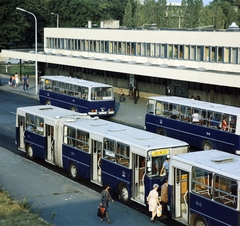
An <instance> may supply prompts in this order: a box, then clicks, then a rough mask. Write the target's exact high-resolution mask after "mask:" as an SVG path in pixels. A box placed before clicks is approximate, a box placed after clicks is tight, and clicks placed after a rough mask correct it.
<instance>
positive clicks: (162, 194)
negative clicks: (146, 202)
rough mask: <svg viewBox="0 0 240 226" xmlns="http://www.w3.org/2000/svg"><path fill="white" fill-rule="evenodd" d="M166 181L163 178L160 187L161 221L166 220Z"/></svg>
mask: <svg viewBox="0 0 240 226" xmlns="http://www.w3.org/2000/svg"><path fill="white" fill-rule="evenodd" d="M167 203H168V179H167V178H165V183H164V184H163V185H162V187H161V204H162V217H161V218H162V219H167V218H168V210H167Z"/></svg>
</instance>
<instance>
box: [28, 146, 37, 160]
mask: <svg viewBox="0 0 240 226" xmlns="http://www.w3.org/2000/svg"><path fill="white" fill-rule="evenodd" d="M26 154H27V157H28V158H29V159H31V160H34V159H35V156H34V154H33V149H32V146H31V145H28V146H27V153H26Z"/></svg>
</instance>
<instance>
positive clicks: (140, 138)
mask: <svg viewBox="0 0 240 226" xmlns="http://www.w3.org/2000/svg"><path fill="white" fill-rule="evenodd" d="M135 138H136V139H137V140H150V139H154V138H155V137H135Z"/></svg>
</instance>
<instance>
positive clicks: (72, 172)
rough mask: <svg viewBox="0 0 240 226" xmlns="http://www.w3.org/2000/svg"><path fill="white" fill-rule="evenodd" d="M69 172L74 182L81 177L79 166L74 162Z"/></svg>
mask: <svg viewBox="0 0 240 226" xmlns="http://www.w3.org/2000/svg"><path fill="white" fill-rule="evenodd" d="M69 172H70V176H71V178H72V179H73V180H78V178H79V176H78V171H77V166H76V164H75V163H73V162H72V163H71V164H70V166H69Z"/></svg>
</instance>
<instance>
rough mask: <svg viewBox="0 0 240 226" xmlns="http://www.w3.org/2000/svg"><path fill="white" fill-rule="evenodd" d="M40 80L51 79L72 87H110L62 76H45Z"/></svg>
mask: <svg viewBox="0 0 240 226" xmlns="http://www.w3.org/2000/svg"><path fill="white" fill-rule="evenodd" d="M41 78H45V79H51V80H53V81H58V82H64V83H68V84H73V85H79V86H86V87H93V88H95V87H112V86H111V85H108V84H103V83H99V82H92V81H88V80H83V79H78V78H71V77H66V76H62V75H59V76H56V75H45V76H41Z"/></svg>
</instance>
